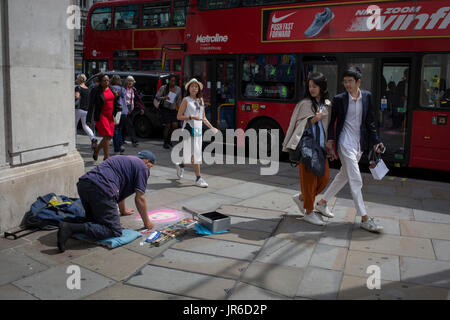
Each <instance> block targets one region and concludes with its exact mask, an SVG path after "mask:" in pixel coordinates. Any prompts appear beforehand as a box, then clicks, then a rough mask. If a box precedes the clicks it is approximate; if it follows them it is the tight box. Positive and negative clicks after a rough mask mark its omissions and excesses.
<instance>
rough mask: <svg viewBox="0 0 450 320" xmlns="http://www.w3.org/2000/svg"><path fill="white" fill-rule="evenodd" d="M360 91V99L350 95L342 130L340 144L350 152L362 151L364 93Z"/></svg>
mask: <svg viewBox="0 0 450 320" xmlns="http://www.w3.org/2000/svg"><path fill="white" fill-rule="evenodd" d="M358 91H359V96H358V98H356V99H355V98H353V97H352V95H351V94H348V110H347V115H346V117H345V122H344V127H343V128H342V132H341V136H340V138H339V144H340V145H341V146H344V147H345V148H346V149H348V150H356V151H360V148H361V147H360V138H361V122H362V113H363V104H362V93H361V90H358Z"/></svg>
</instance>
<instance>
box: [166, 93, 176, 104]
mask: <svg viewBox="0 0 450 320" xmlns="http://www.w3.org/2000/svg"><path fill="white" fill-rule="evenodd" d="M168 96H169V102H170V103H174V102H175V98H176V96H177V95H176V94H175V93H174V92H172V91H170V92H169V95H168Z"/></svg>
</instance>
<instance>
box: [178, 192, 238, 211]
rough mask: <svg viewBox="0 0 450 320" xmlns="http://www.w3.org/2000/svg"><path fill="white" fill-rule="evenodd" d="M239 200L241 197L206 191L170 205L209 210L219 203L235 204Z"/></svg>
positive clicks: (214, 208)
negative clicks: (206, 192)
mask: <svg viewBox="0 0 450 320" xmlns="http://www.w3.org/2000/svg"><path fill="white" fill-rule="evenodd" d="M239 201H242V199H239V198H234V197H228V196H225V195H220V194H215V193H208V194H203V195H199V196H195V197H191V198H189V199H185V200H183V201H178V202H174V203H171V206H172V207H173V206H175V207H176V208H181V207H183V206H185V207H187V208H189V209H191V210H194V211H200V212H208V211H211V210H216V209H217V208H218V207H220V206H221V205H225V204H235V203H237V202H239Z"/></svg>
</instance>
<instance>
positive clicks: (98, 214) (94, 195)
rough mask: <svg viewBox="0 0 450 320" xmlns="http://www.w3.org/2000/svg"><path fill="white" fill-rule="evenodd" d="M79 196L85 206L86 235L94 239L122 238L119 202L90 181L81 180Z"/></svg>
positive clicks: (78, 184)
mask: <svg viewBox="0 0 450 320" xmlns="http://www.w3.org/2000/svg"><path fill="white" fill-rule="evenodd" d="M77 188H78V194H79V196H80V199H81V203H82V204H83V207H84V210H85V213H86V219H87V221H88V222H86V223H85V224H84V225H85V229H86V234H87V235H88V236H89V237H90V238H93V239H99V240H102V239H107V238H112V237H121V236H122V226H121V225H120V217H119V212H118V210H117V208H118V207H117V201H116V200H115V199H114V198H113V197H112V196H108V195H107V194H106V193H105V192H104V191H103V190H102V189H100V187H98V186H97V185H96V184H94V183H93V182H91V181H89V180H79V181H78V183H77Z"/></svg>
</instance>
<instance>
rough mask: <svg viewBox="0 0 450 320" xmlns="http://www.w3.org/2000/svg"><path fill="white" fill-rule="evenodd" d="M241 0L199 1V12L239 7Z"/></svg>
mask: <svg viewBox="0 0 450 320" xmlns="http://www.w3.org/2000/svg"><path fill="white" fill-rule="evenodd" d="M240 2H241V0H199V2H198V7H199V9H200V10H208V9H210V10H211V9H226V8H237V7H240Z"/></svg>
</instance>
